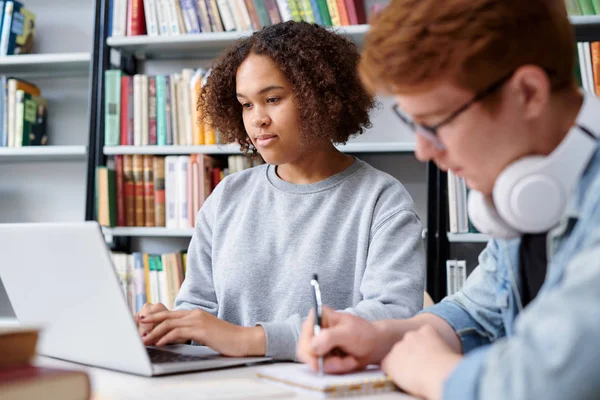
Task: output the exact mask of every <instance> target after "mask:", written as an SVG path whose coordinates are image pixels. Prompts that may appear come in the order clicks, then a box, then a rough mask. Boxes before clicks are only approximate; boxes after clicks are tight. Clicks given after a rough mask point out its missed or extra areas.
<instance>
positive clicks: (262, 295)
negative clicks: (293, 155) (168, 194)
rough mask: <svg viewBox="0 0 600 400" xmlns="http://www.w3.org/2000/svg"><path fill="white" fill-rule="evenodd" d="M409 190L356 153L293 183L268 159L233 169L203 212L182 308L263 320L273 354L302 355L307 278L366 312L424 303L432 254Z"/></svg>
mask: <svg viewBox="0 0 600 400" xmlns="http://www.w3.org/2000/svg"><path fill="white" fill-rule="evenodd" d="M421 230H422V227H421V222H420V220H419V218H418V217H417V215H416V213H415V208H414V204H413V201H412V199H411V197H410V195H409V194H408V192H407V191H406V189H405V188H404V187H403V186H402V184H400V182H398V181H397V180H396V179H395V178H393V177H392V176H390V175H388V174H386V173H384V172H381V171H379V170H377V169H375V168H373V167H371V166H370V165H368V164H367V163H365V162H363V161H361V160H358V159H356V160H355V162H354V163H353V164H352V165H351V166H350V167H348V168H347V169H346V170H344V171H342V172H340V173H339V174H336V175H334V176H331V177H329V178H327V179H325V180H323V181H321V182H317V183H313V184H305V185H296V184H291V183H289V182H285V181H283V180H282V179H280V178H279V177H278V176H277V173H276V168H275V167H274V166H272V165H261V166H259V167H256V168H252V169H248V170H245V171H242V172H238V173H236V174H233V175H230V176H228V177H226V178H225V179H224V180H223V181H222V182H221V183H219V185H218V186H217V187H216V188H215V190H214V191H213V193H212V194H211V195H210V196H209V198H208V199H207V200H206V202H205V203H204V206H203V207H202V209H201V210H200V212H199V213H198V218H197V222H196V227H195V231H194V235H193V237H192V240H191V243H190V246H189V250H188V259H187V273H186V277H185V281H184V282H183V285H182V287H181V290H180V291H179V294H178V295H177V299H176V301H175V308H176V309H195V308H201V309H203V310H204V311H207V312H209V313H211V314H213V315H216V316H217V317H219V318H221V319H223V320H226V321H229V322H231V323H234V324H236V325H241V326H256V325H262V327H263V328H264V330H265V332H266V338H267V343H266V349H267V351H266V355H267V356H270V357H273V358H276V359H283V360H285V359H288V360H292V359H295V354H296V342H297V340H298V337H299V335H300V328H301V324H302V321H303V319H304V317H306V315H307V314H308V312H309V311H310V309H311V307H312V304H313V303H312V297H311V293H312V292H311V285H310V279H311V276H312V274H313V273H316V274H318V275H319V283H320V287H321V292H322V300H323V304H326V305H328V306H330V307H332V308H334V309H337V310H345V311H347V312H350V313H352V314H355V315H358V316H360V317H363V318H366V319H368V320H380V319H389V318H407V317H411V316H412V315H414V314H415V313H416V312H417V311H419V310H421V308H422V305H423V288H424V275H425V254H424V251H423V243H422V239H421Z"/></svg>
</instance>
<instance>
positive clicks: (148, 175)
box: [143, 155, 155, 227]
mask: <svg viewBox="0 0 600 400" xmlns="http://www.w3.org/2000/svg"><path fill="white" fill-rule="evenodd" d="M143 164H144V221H145V223H144V225H145V226H148V227H152V226H154V224H155V221H154V173H153V172H154V165H153V164H154V163H153V156H151V155H144V156H143Z"/></svg>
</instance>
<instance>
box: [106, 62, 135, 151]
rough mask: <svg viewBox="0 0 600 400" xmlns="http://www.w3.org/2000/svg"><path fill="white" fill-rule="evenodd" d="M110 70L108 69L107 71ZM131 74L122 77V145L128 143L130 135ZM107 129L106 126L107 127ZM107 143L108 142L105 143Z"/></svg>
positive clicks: (120, 138) (120, 141)
mask: <svg viewBox="0 0 600 400" xmlns="http://www.w3.org/2000/svg"><path fill="white" fill-rule="evenodd" d="M107 72H108V71H107ZM130 80H131V77H130V76H127V75H123V76H122V77H121V93H120V95H121V106H120V107H119V110H120V113H121V118H120V124H119V127H120V130H121V132H120V137H119V144H121V145H122V146H125V145H127V137H128V136H129V132H128V130H129V81H130ZM105 129H106V128H105ZM105 144H106V143H105Z"/></svg>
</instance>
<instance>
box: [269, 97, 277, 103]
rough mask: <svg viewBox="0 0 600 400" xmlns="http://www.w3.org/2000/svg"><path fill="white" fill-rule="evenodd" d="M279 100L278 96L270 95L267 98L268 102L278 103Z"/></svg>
mask: <svg viewBox="0 0 600 400" xmlns="http://www.w3.org/2000/svg"><path fill="white" fill-rule="evenodd" d="M278 101H279V98H278V97H270V98H268V99H267V103H277V102H278Z"/></svg>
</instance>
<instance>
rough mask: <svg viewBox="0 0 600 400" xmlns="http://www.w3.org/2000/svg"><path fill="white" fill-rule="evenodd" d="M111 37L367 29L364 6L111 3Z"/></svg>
mask: <svg viewBox="0 0 600 400" xmlns="http://www.w3.org/2000/svg"><path fill="white" fill-rule="evenodd" d="M109 7H110V12H111V13H112V14H111V16H110V19H109V20H110V25H111V26H110V27H109V32H110V34H111V36H113V37H120V36H135V35H149V36H159V35H160V36H171V35H173V36H174V35H182V34H193V33H205V32H227V31H240V32H246V31H252V30H258V29H261V28H263V27H265V26H270V25H273V24H277V23H280V22H284V21H290V20H294V21H306V22H311V23H317V24H319V25H324V26H346V25H358V24H365V23H366V22H367V11H368V12H369V14H370V13H371V12H373V10H377V9H379V8H381V7H382V5H380V4H375V5H374V6H373V7H371V9H370V10H366V7H365V3H364V1H363V0H111V2H110V6H109Z"/></svg>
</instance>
